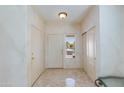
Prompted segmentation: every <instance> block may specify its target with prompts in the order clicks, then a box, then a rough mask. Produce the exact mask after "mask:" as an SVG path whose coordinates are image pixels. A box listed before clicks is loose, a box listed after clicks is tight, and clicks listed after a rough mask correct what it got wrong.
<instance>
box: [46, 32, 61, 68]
mask: <svg viewBox="0 0 124 93" xmlns="http://www.w3.org/2000/svg"><path fill="white" fill-rule="evenodd" d="M46 56H47V58H46V59H47V61H46V67H47V68H63V35H60V34H49V35H48V37H47V55H46Z"/></svg>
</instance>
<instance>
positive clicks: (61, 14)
mask: <svg viewBox="0 0 124 93" xmlns="http://www.w3.org/2000/svg"><path fill="white" fill-rule="evenodd" d="M58 15H59V17H60V19H65V18H66V17H67V13H66V12H60V13H59V14H58Z"/></svg>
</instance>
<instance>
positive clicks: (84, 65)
mask: <svg viewBox="0 0 124 93" xmlns="http://www.w3.org/2000/svg"><path fill="white" fill-rule="evenodd" d="M82 39H83V43H82V44H83V45H82V46H83V51H82V52H83V67H84V70H87V50H86V49H87V48H86V44H87V43H86V34H84V35H83V36H82Z"/></svg>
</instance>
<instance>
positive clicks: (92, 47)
mask: <svg viewBox="0 0 124 93" xmlns="http://www.w3.org/2000/svg"><path fill="white" fill-rule="evenodd" d="M95 33H96V31H95V28H93V29H91V30H90V31H88V32H87V35H86V36H87V66H88V68H87V70H88V73H89V75H90V77H91V78H92V80H95V77H96V69H95V68H96V66H95V65H96V39H95V37H96V36H95Z"/></svg>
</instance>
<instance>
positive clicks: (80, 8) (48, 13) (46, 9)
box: [34, 5, 90, 23]
mask: <svg viewBox="0 0 124 93" xmlns="http://www.w3.org/2000/svg"><path fill="white" fill-rule="evenodd" d="M89 7H90V6H88V5H36V6H34V8H35V9H36V10H37V11H38V12H39V13H40V15H41V16H42V17H43V18H44V20H45V21H46V22H59V21H63V22H67V23H75V22H80V20H81V19H82V18H83V17H84V15H85V13H86V11H87V10H88V8H89ZM60 12H66V13H67V15H68V16H67V18H66V19H64V20H61V19H60V18H59V16H58V14H59V13H60Z"/></svg>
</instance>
